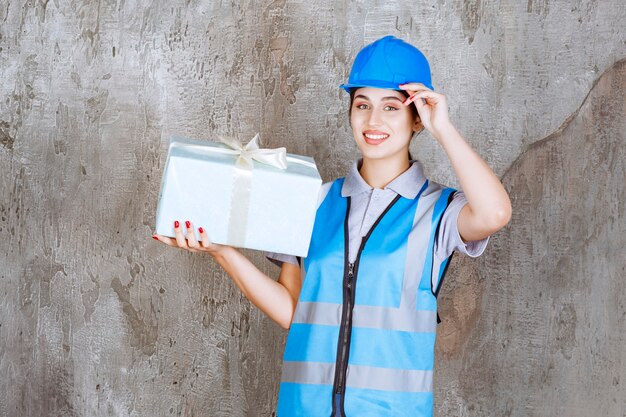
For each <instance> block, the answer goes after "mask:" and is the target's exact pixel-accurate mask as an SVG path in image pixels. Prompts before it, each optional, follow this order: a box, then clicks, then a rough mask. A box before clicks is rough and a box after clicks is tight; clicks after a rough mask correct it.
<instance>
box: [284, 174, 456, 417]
mask: <svg viewBox="0 0 626 417" xmlns="http://www.w3.org/2000/svg"><path fill="white" fill-rule="evenodd" d="M343 182H344V178H340V179H338V180H335V181H334V183H333V184H332V185H331V187H330V190H329V191H328V194H327V195H326V197H325V198H324V200H323V201H322V203H321V205H320V206H319V208H318V210H317V214H316V217H315V224H314V227H313V234H312V237H311V245H310V248H309V253H308V256H307V258H305V259H304V262H303V265H302V274H303V284H302V289H301V292H300V298H299V301H298V305H297V307H296V311H295V314H294V318H293V321H292V324H291V328H290V330H289V335H288V338H287V343H286V346H285V353H284V362H283V373H282V378H281V384H280V393H279V397H278V412H277V415H278V417H290V416H306V417H317V416H319V417H331V415H334V413H335V411H336V410H335V409H336V408H339V410H337V411H340V414H341V415H345V416H347V417H353V416H358V417H367V416H372V417H373V416H376V417H381V416H393V417H402V416H407V417H408V416H411V417H416V416H428V417H430V416H432V414H433V387H432V379H433V362H434V346H435V329H436V326H437V298H436V295H437V293H438V290H439V286H440V285H441V281H442V280H443V276H444V274H445V271H446V268H447V265H448V264H449V261H450V257H449V258H447V259H446V260H444V261H443V262H434V256H433V250H434V242H435V237H436V233H437V230H438V226H439V222H440V220H441V217H442V214H443V212H444V210H445V209H446V207H447V206H448V204H449V202H450V200H451V197H452V194H453V192H454V191H455V190H453V189H451V188H444V187H442V186H441V185H439V184H436V183H432V182H429V181H428V180H426V181H425V183H424V185H423V187H422V189H421V190H420V192H419V193H418V195H417V196H416V197H415V199H407V198H404V197H402V196H400V195H398V196H397V197H396V198H395V199H394V200H393V201H392V202H391V203H390V205H389V206H388V207H387V208H386V210H385V211H384V212H383V214H382V215H381V216H380V217H379V218H378V220H377V221H376V222H375V223H374V225H373V226H372V228H371V230H370V231H369V232H368V234H367V235H366V236H365V237H364V238H363V241H362V243H361V246H360V248H359V252H358V255H357V258H356V260H355V262H354V263H349V262H348V241H349V236H348V216H349V212H350V197H347V198H344V197H342V196H341V188H342V185H343ZM335 399H338V401H335Z"/></svg>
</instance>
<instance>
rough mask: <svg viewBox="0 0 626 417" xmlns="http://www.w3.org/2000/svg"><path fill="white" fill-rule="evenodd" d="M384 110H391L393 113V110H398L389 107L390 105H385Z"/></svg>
mask: <svg viewBox="0 0 626 417" xmlns="http://www.w3.org/2000/svg"><path fill="white" fill-rule="evenodd" d="M384 109H385V110H392V111H393V110H398V108H397V107H394V106H390V105H386V106H385V107H384Z"/></svg>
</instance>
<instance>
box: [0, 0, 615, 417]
mask: <svg viewBox="0 0 626 417" xmlns="http://www.w3.org/2000/svg"><path fill="white" fill-rule="evenodd" d="M392 3H393V4H392ZM621 3H622V2H620V1H617V0H605V1H590V0H579V1H568V2H561V1H549V0H529V1H528V2H504V1H503V2H485V1H478V0H470V1H465V2H463V1H445V0H440V1H437V2H435V1H420V2H413V1H399V2H391V3H390V2H378V1H370V2H363V1H356V2H350V3H347V2H336V1H317V2H300V1H284V0H283V1H279V0H276V1H274V2H265V3H258V2H253V1H243V2H218V1H203V2H193V1H191V2H176V1H174V2H165V1H162V2H159V1H153V2H149V1H143V2H124V1H119V2H118V1H100V2H97V3H96V2H88V1H83V2H80V1H65V0H53V1H47V0H46V1H43V0H39V1H21V2H17V1H7V0H4V1H2V2H1V3H0V80H1V82H0V375H2V376H3V377H2V378H0V416H2V417H5V416H74V415H76V416H169V415H183V416H208V415H210V416H269V415H272V413H273V410H274V407H275V404H276V394H277V388H278V378H279V374H280V363H281V353H282V348H283V342H284V337H285V332H284V331H283V330H281V329H279V328H278V326H276V325H274V324H273V323H272V322H270V321H269V320H268V319H266V318H265V317H264V316H262V315H261V314H260V313H259V312H258V311H257V310H256V309H255V308H254V307H251V306H250V304H249V303H248V302H247V301H246V300H245V299H243V298H242V296H241V295H240V294H239V292H238V290H237V289H236V288H235V287H234V286H233V285H232V284H231V282H230V281H229V279H228V277H227V276H225V274H224V273H223V272H222V271H221V270H220V269H219V268H217V267H216V265H215V264H214V263H213V262H212V261H211V260H210V259H209V258H208V257H203V256H201V255H195V254H188V253H182V252H179V251H176V250H173V249H168V248H165V246H163V245H161V244H157V243H156V242H154V241H153V240H152V239H151V238H150V235H151V234H152V231H153V228H154V213H155V209H156V199H157V196H158V191H159V189H158V188H159V181H160V176H161V173H162V169H163V163H164V161H165V156H166V146H167V139H168V136H169V135H170V134H172V133H177V134H181V135H186V136H193V137H198V138H204V139H212V138H214V137H215V135H216V134H230V135H237V136H239V137H241V138H243V139H245V138H249V137H251V136H252V135H253V134H254V133H255V132H257V131H259V132H261V135H262V139H263V143H264V145H265V146H267V147H276V146H283V145H284V146H286V147H287V149H288V151H289V152H291V153H300V154H307V155H311V156H313V157H314V158H315V159H316V160H317V161H318V163H319V167H320V171H321V174H322V176H323V177H324V179H325V180H329V179H331V178H334V177H336V176H340V175H343V174H344V173H345V171H346V169H347V168H348V166H349V164H350V161H351V160H352V159H353V158H354V157H355V156H356V152H355V147H354V145H353V144H352V139H351V135H350V130H349V126H348V124H347V112H346V96H345V94H344V93H342V92H341V91H340V90H339V89H338V88H337V85H338V84H340V83H341V82H342V81H343V80H344V79H345V77H346V76H347V74H348V71H349V67H350V64H351V60H352V59H353V57H354V55H355V54H356V52H357V51H358V50H359V49H360V48H361V47H362V46H363V44H364V43H366V42H369V41H371V40H373V39H375V38H377V37H379V36H381V35H384V34H388V33H390V34H394V35H397V36H400V37H402V38H404V39H407V40H409V41H412V42H413V43H415V44H416V45H418V46H419V47H420V48H421V49H422V50H423V51H424V53H425V54H426V55H427V56H428V57H429V59H430V61H431V65H432V70H433V73H434V86H435V89H436V90H437V91H441V92H443V93H445V94H446V95H447V96H448V99H449V102H450V113H451V117H452V120H453V121H454V123H455V124H456V125H457V127H458V128H459V130H460V131H461V132H462V133H463V134H464V135H465V137H466V138H467V140H468V142H469V143H471V144H472V146H473V147H474V149H476V150H477V151H478V152H479V153H480V154H481V155H482V156H483V157H484V158H485V159H486V160H487V161H488V162H489V163H490V165H491V166H492V167H493V168H494V169H495V170H496V172H497V173H498V174H499V175H501V176H502V178H503V182H504V184H505V185H506V187H507V189H508V190H509V192H510V194H511V197H512V200H513V206H514V211H515V213H514V218H513V221H512V222H511V224H510V225H509V226H508V227H507V228H506V229H505V230H503V231H501V232H500V233H498V234H497V235H495V236H493V237H492V240H491V244H490V246H489V248H488V250H487V251H486V253H485V254H484V255H483V257H481V258H479V259H478V260H474V261H472V260H469V259H467V258H462V257H460V256H459V257H457V258H455V261H454V262H453V265H452V267H451V269H450V272H449V274H448V278H447V279H446V284H445V285H444V290H443V293H442V316H443V320H444V322H443V323H442V325H441V326H440V328H439V335H438V343H437V356H438V363H437V370H436V387H437V388H436V393H435V394H436V402H437V411H438V412H437V414H438V415H440V416H452V415H461V416H571V417H577V416H580V417H582V416H589V415H607V416H624V415H626V414H625V411H624V410H626V403H625V402H624V398H626V388H625V381H626V353H624V349H623V347H622V346H623V345H624V344H625V342H626V340H625V339H626V324H625V323H626V321H625V318H626V317H625V316H626V296H625V295H624V294H625V290H626V284H625V281H624V278H625V277H626V255H625V253H626V252H624V250H623V248H624V244H625V243H626V242H625V238H624V236H625V232H626V220H625V219H626V215H625V212H624V211H625V206H626V203H625V201H626V195H625V194H626V192H625V186H624V174H625V172H624V171H625V164H626V162H625V161H626V155H625V149H624V142H625V137H624V136H625V135H624V133H623V132H624V131H625V129H624V128H625V126H624V124H625V114H626V112H625V110H626V109H625V108H624V107H625V105H624V87H625V85H626V78H625V77H626V74H625V72H626V69H625V66H626V64H624V61H620V60H621V59H623V57H624V56H626V42H625V41H624V39H625V36H624V27H626V25H625V23H626V11H625V9H624V7H623V5H622V4H621ZM412 151H413V153H414V155H417V156H418V157H419V158H420V159H421V160H422V161H423V162H424V164H425V165H426V168H427V170H428V172H429V173H430V176H431V177H432V178H433V179H436V180H438V181H441V182H447V183H449V184H451V185H457V184H458V183H457V182H456V179H455V177H454V173H453V172H452V171H451V168H450V165H449V163H448V162H447V159H446V157H445V154H444V153H443V151H442V150H441V149H440V148H439V147H438V145H437V144H436V143H435V141H434V140H433V139H432V138H431V137H429V136H428V135H427V134H422V135H421V136H420V137H419V139H418V141H417V143H416V144H415V145H414V147H413V149H412ZM245 253H246V254H247V255H249V256H250V258H251V259H252V260H253V262H255V264H257V265H258V266H259V267H260V268H261V269H262V270H264V271H266V272H267V273H268V274H271V275H273V276H276V275H277V273H278V269H277V268H276V267H274V266H273V265H271V264H270V263H269V262H267V261H266V260H264V258H263V257H262V254H261V253H258V252H253V251H245Z"/></svg>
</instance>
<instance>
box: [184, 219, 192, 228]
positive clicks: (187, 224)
mask: <svg viewBox="0 0 626 417" xmlns="http://www.w3.org/2000/svg"><path fill="white" fill-rule="evenodd" d="M185 226H187V229H189V226H191V223H189V220H187V221H186V222H185Z"/></svg>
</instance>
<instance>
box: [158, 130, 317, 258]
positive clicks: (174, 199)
mask: <svg viewBox="0 0 626 417" xmlns="http://www.w3.org/2000/svg"><path fill="white" fill-rule="evenodd" d="M257 138H258V135H257V136H255V138H254V139H252V140H251V141H250V143H249V144H248V145H246V146H245V147H243V146H241V145H240V144H238V143H236V142H235V141H232V140H224V139H221V140H222V141H224V143H217V142H206V141H199V140H193V139H188V138H182V137H177V136H174V137H172V138H171V139H170V146H169V151H168V156H167V162H166V165H165V169H164V171H163V179H162V182H161V193H160V196H159V202H158V208H157V216H156V233H158V234H161V235H165V236H169V237H174V221H175V220H178V221H179V222H180V225H181V226H180V227H182V228H183V233H185V234H186V228H185V221H187V220H188V221H190V222H192V223H193V226H194V231H195V234H196V239H198V241H200V233H199V232H198V228H199V227H203V228H204V229H205V230H206V232H207V235H208V237H209V240H210V241H211V242H214V243H220V244H225V245H230V246H235V247H240V248H248V249H257V250H263V251H268V252H277V253H284V254H289V255H296V256H302V257H306V255H307V253H308V251H309V242H310V240H311V234H312V231H313V222H314V220H315V212H316V209H317V201H318V194H319V190H320V187H321V184H322V179H321V178H320V175H319V172H318V171H317V167H316V165H315V161H314V160H313V158H310V157H307V156H300V155H293V154H287V153H286V152H285V149H284V148H279V149H272V150H270V149H258V146H257V145H256V139H257ZM226 143H228V145H227V144H226ZM281 152H282V153H281ZM263 158H265V159H266V163H262V162H258V161H257V160H255V159H263ZM267 160H269V163H274V164H275V165H278V166H280V165H281V162H279V161H282V165H283V167H284V165H285V162H286V168H285V169H281V168H278V167H276V166H272V165H269V164H268V163H267V162H268V161H267Z"/></svg>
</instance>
